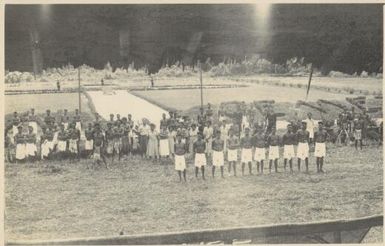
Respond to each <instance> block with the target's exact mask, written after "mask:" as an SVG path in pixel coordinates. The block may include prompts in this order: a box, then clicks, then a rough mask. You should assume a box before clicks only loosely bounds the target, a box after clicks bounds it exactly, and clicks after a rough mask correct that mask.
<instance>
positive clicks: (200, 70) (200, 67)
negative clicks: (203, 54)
mask: <svg viewBox="0 0 385 246" xmlns="http://www.w3.org/2000/svg"><path fill="white" fill-rule="evenodd" d="M198 66H199V80H200V83H201V108H202V109H203V80H202V64H201V62H200V60H198Z"/></svg>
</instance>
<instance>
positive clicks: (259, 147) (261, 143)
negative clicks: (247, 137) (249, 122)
mask: <svg viewBox="0 0 385 246" xmlns="http://www.w3.org/2000/svg"><path fill="white" fill-rule="evenodd" d="M265 145H266V143H265V136H264V134H263V128H262V127H261V128H257V134H256V135H255V136H254V137H253V146H254V147H255V151H254V161H256V163H257V172H258V173H263V161H264V160H265V158H266V149H265V147H266V146H265Z"/></svg>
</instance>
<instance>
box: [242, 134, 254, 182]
mask: <svg viewBox="0 0 385 246" xmlns="http://www.w3.org/2000/svg"><path fill="white" fill-rule="evenodd" d="M241 149H242V150H241V162H242V176H243V175H245V165H246V163H247V164H248V166H249V174H250V175H252V174H253V172H252V161H253V144H252V138H251V136H250V129H249V128H245V136H244V137H243V138H241Z"/></svg>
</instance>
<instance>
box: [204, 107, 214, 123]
mask: <svg viewBox="0 0 385 246" xmlns="http://www.w3.org/2000/svg"><path fill="white" fill-rule="evenodd" d="M213 114H214V113H213V110H212V108H211V104H210V103H208V104H207V110H206V120H208V121H211V122H212V121H213Z"/></svg>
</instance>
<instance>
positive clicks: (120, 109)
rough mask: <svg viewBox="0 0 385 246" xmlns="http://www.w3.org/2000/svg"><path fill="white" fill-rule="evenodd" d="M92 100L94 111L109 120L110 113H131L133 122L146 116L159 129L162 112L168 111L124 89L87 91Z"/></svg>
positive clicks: (125, 114)
mask: <svg viewBox="0 0 385 246" xmlns="http://www.w3.org/2000/svg"><path fill="white" fill-rule="evenodd" d="M88 94H89V95H90V97H91V99H92V102H93V103H94V106H95V109H96V112H98V113H99V114H100V116H102V117H103V118H104V119H106V120H109V118H110V114H114V115H115V117H116V114H120V116H121V117H127V115H128V114H131V115H132V120H134V121H135V123H137V122H139V121H141V120H142V119H143V118H147V119H148V120H149V121H150V122H151V123H154V124H155V125H156V129H158V130H159V125H160V120H161V119H162V114H163V113H165V114H166V115H168V112H167V111H166V110H164V109H162V108H160V107H158V106H156V105H154V104H152V103H150V102H148V101H146V100H144V99H142V98H140V97H137V96H134V95H132V94H130V93H129V92H128V91H126V90H117V91H114V92H113V93H105V92H103V91H88Z"/></svg>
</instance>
